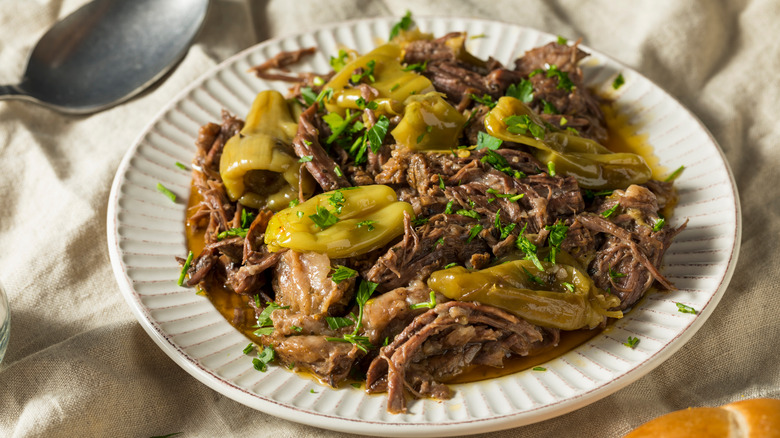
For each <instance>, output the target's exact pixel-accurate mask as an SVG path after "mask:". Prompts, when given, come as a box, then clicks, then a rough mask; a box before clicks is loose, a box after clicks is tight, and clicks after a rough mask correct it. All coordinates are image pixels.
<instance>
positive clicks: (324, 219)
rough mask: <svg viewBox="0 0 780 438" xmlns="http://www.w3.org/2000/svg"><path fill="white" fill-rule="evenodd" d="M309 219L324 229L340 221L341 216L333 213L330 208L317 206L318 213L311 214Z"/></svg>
mask: <svg viewBox="0 0 780 438" xmlns="http://www.w3.org/2000/svg"><path fill="white" fill-rule="evenodd" d="M309 219H311V221H312V222H314V224H315V225H317V226H318V227H320V229H323V230H324V229H326V228H328V227H330V226H331V225H334V224H335V223H336V222H338V221H339V218H337V217H336V216H335V215H334V214H333V213H331V212H330V210H328V209H327V208H324V207H320V206H317V214H312V215H309Z"/></svg>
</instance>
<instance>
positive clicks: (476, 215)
mask: <svg viewBox="0 0 780 438" xmlns="http://www.w3.org/2000/svg"><path fill="white" fill-rule="evenodd" d="M455 214H459V215H461V216H466V217H470V218H472V219H479V213H477V212H476V211H474V210H467V209H465V208H461V209H460V210H458V211H456V212H455Z"/></svg>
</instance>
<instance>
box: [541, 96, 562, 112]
mask: <svg viewBox="0 0 780 438" xmlns="http://www.w3.org/2000/svg"><path fill="white" fill-rule="evenodd" d="M542 105H544V109H543V110H542V112H543V113H545V114H559V111H558V108H556V107H555V105H553V104H551V103H550V102H548V101H546V100H544V99H542Z"/></svg>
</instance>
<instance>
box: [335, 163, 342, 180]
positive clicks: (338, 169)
mask: <svg viewBox="0 0 780 438" xmlns="http://www.w3.org/2000/svg"><path fill="white" fill-rule="evenodd" d="M333 173H335V174H336V176H339V177H341V176H344V172H342V171H341V168H340V167H339V166H338V165H336V167H334V168H333Z"/></svg>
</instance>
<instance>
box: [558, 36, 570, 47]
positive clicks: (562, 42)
mask: <svg viewBox="0 0 780 438" xmlns="http://www.w3.org/2000/svg"><path fill="white" fill-rule="evenodd" d="M558 44H560V45H562V46H565V45H566V44H569V40H567V39H566V38H564V37H562V36H560V35H558Z"/></svg>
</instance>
